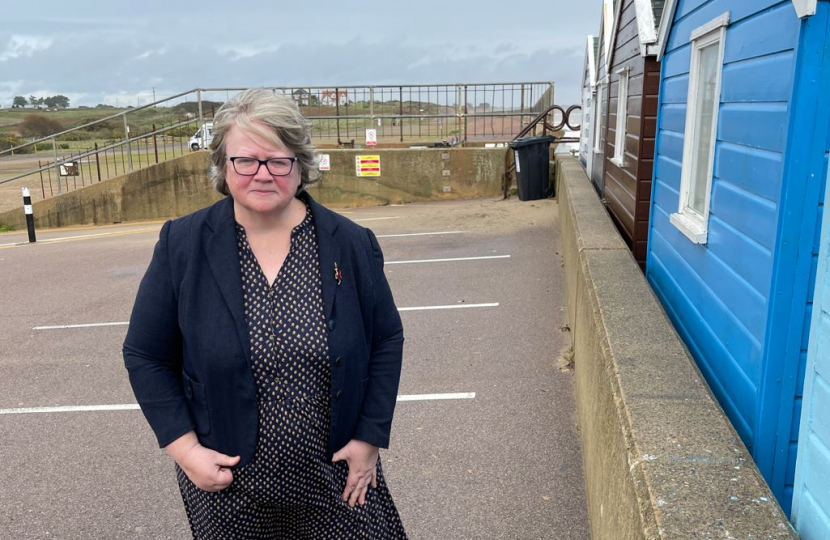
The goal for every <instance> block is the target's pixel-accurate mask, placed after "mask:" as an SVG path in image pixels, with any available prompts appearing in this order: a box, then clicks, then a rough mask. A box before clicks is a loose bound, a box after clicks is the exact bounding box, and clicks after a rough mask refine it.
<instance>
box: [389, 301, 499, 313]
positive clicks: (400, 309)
mask: <svg viewBox="0 0 830 540" xmlns="http://www.w3.org/2000/svg"><path fill="white" fill-rule="evenodd" d="M498 306H499V304H498V302H496V303H491V304H451V305H449V306H419V307H401V308H398V311H428V310H431V309H462V308H483V307H498Z"/></svg>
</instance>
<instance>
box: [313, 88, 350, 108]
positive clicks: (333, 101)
mask: <svg viewBox="0 0 830 540" xmlns="http://www.w3.org/2000/svg"><path fill="white" fill-rule="evenodd" d="M338 102H339V103H340V105H345V104H347V103H348V102H349V92H348V91H347V90H337V91H336V92H335V91H334V90H323V93H322V94H320V103H321V104H323V105H337V103H338Z"/></svg>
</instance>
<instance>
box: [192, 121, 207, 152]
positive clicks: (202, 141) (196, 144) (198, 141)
mask: <svg viewBox="0 0 830 540" xmlns="http://www.w3.org/2000/svg"><path fill="white" fill-rule="evenodd" d="M211 141H213V122H205V125H204V126H202V129H200V130H199V131H197V132H196V133H194V134H193V136H192V137H190V141H188V143H187V144H188V146H190V149H191V150H193V151H194V152H195V151H196V150H200V149H203V148H207V147H208V146H210V143H211Z"/></svg>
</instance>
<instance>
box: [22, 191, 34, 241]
mask: <svg viewBox="0 0 830 540" xmlns="http://www.w3.org/2000/svg"><path fill="white" fill-rule="evenodd" d="M23 212H24V213H25V214H26V229H28V231H29V243H34V242H37V239H36V238H35V217H34V216H33V215H32V195H31V194H30V193H29V188H27V187H24V188H23Z"/></svg>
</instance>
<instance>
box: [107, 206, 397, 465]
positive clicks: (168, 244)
mask: <svg viewBox="0 0 830 540" xmlns="http://www.w3.org/2000/svg"><path fill="white" fill-rule="evenodd" d="M299 197H300V198H301V199H302V200H303V201H304V202H305V203H306V204H307V205H309V206H310V207H311V213H312V216H313V218H314V225H315V231H316V235H317V244H318V246H319V257H320V274H321V278H322V283H323V306H324V310H325V317H326V321H327V325H328V345H329V358H330V362H331V431H330V434H329V441H328V452H329V457H330V456H331V455H332V454H333V453H334V452H336V451H337V450H339V449H340V448H342V447H343V446H345V445H346V443H348V442H349V441H350V440H351V439H360V440H362V441H366V442H368V443H371V444H373V445H375V446H379V447H383V448H388V446H389V432H390V429H391V426H392V415H393V412H394V409H395V402H396V398H397V393H398V382H399V380H400V372H401V358H402V354H403V340H404V338H403V327H402V325H401V319H400V316H399V315H398V310H397V308H396V307H395V303H394V300H393V299H392V292H391V291H390V289H389V284H388V283H387V281H386V276H385V275H384V273H383V255H382V253H381V250H380V246H379V245H378V242H377V239H376V238H375V236H374V234H372V232H371V231H370V230H368V229H365V228H363V227H360V226H359V225H357V224H355V223H353V222H352V221H350V220H348V219H346V218H344V217H342V216H340V215H338V214H336V213H334V212H332V211H331V210H328V209H326V208H324V207H323V206H321V205H320V204H318V203H317V202H315V201H314V200H313V199H312V198H311V197H310V196H309V195H308V194H307V193H302V194H300V195H299ZM335 265H336V267H335ZM335 268H338V269H340V280H339V281H338V279H337V276H336V273H335ZM250 349H251V348H250V341H249V337H248V328H247V325H246V322H245V315H244V307H243V300H242V276H241V272H240V268H239V254H238V249H237V237H236V228H235V221H234V213H233V200H232V199H231V198H230V197H228V198H225V199H224V200H222V201H219V202H218V203H216V204H214V205H212V206H210V207H208V208H206V209H204V210H200V211H198V212H195V213H193V214H190V215H188V216H185V217H182V218H179V219H176V220H173V221H168V222H167V223H165V224H164V226H163V227H162V228H161V232H160V234H159V241H158V243H157V244H156V247H155V250H154V252H153V259H152V261H151V262H150V266H149V268H148V269H147V273H146V274H145V275H144V278H143V279H142V281H141V285H140V287H139V290H138V295H137V297H136V301H135V305H134V307H133V313H132V317H131V318H130V326H129V330H128V331H127V337H126V339H125V341H124V348H123V354H124V364H125V366H126V368H127V370H128V372H129V377H130V383H131V384H132V387H133V391H134V392H135V395H136V398H137V400H138V403H139V405H140V406H141V410H142V412H143V413H144V416H145V417H146V418H147V421H148V422H149V424H150V427H151V428H152V429H153V431H154V432H155V434H156V437H157V439H158V443H159V446H161V447H164V446H167V445H168V444H169V443H171V442H172V441H174V440H176V439H177V438H179V437H180V436H182V435H184V434H185V433H187V432H189V431H191V430H195V432H196V434H197V436H198V438H199V441H200V443H201V444H202V445H204V446H206V447H208V448H211V449H213V450H216V451H217V452H221V453H223V454H227V455H230V456H236V455H239V456H241V460H240V463H239V466H242V465H245V464H246V463H248V462H249V461H250V460H251V459H252V458H253V456H254V452H255V449H256V442H257V428H258V424H257V421H258V407H257V400H256V395H255V389H254V379H253V372H252V369H251V350H250Z"/></svg>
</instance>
